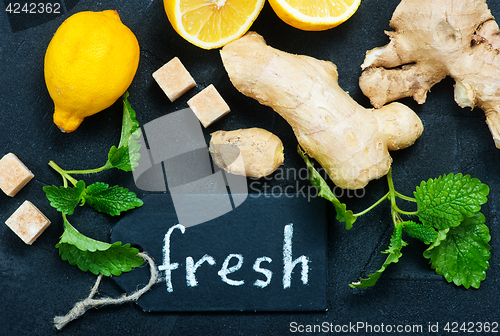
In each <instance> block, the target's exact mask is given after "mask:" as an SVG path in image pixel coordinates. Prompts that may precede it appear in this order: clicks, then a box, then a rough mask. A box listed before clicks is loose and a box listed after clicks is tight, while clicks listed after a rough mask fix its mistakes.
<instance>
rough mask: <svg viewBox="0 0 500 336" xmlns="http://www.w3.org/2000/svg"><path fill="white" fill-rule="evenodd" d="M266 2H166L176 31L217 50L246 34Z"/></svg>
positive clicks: (255, 0)
mask: <svg viewBox="0 0 500 336" xmlns="http://www.w3.org/2000/svg"><path fill="white" fill-rule="evenodd" d="M264 3H265V0H164V1H163V5H164V7H165V12H166V13H167V17H168V20H169V21H170V23H171V24H172V27H173V28H174V29H175V31H176V32H177V33H178V34H179V35H180V36H182V37H183V38H184V39H186V40H187V41H189V42H191V43H192V44H194V45H196V46H198V47H200V48H204V49H214V48H219V47H222V46H223V45H226V44H227V43H229V42H231V41H234V40H236V39H238V38H239V37H241V36H242V35H243V34H245V33H246V32H247V31H248V29H249V28H250V26H251V25H252V23H253V22H254V21H255V19H256V18H257V16H258V15H259V13H260V11H261V10H262V7H263V6H264Z"/></svg>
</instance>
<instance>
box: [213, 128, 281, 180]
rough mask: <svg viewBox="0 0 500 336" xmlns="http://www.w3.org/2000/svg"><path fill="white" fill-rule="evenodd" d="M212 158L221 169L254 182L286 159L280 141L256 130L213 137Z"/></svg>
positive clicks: (240, 130) (263, 130) (266, 132)
mask: <svg viewBox="0 0 500 336" xmlns="http://www.w3.org/2000/svg"><path fill="white" fill-rule="evenodd" d="M210 155H211V156H212V159H213V161H214V163H215V164H216V165H217V166H218V167H219V168H221V169H224V170H225V171H227V172H229V173H232V174H235V175H243V176H249V177H255V178H260V177H264V176H267V175H270V174H272V173H273V172H274V171H275V170H276V169H277V168H278V167H279V166H281V165H282V164H283V161H284V159H285V158H284V155H283V143H282V142H281V140H280V138H278V137H277V136H276V135H274V134H273V133H271V132H269V131H267V130H265V129H262V128H256V127H255V128H245V129H239V130H234V131H217V132H214V133H212V138H211V139H210Z"/></svg>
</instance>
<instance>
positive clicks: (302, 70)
mask: <svg viewBox="0 0 500 336" xmlns="http://www.w3.org/2000/svg"><path fill="white" fill-rule="evenodd" d="M221 56H222V61H223V64H224V67H225V69H226V71H227V72H228V74H229V78H230V80H231V82H232V83H233V85H234V86H235V87H236V88H237V89H238V90H239V91H240V92H242V93H243V94H245V95H247V96H249V97H252V98H255V99H257V100H258V101H259V102H260V103H261V104H263V105H267V106H270V107H271V108H273V109H274V110H275V111H276V112H277V113H279V114H280V115H281V116H282V117H283V118H284V119H285V120H286V121H287V122H288V123H289V124H290V125H291V126H292V128H293V131H294V133H295V135H296V137H297V140H298V142H299V144H300V146H301V147H302V148H303V149H304V150H305V151H306V153H307V154H308V155H309V156H311V157H313V158H314V159H315V160H316V161H318V163H319V164H320V165H321V166H322V167H323V168H324V169H325V170H326V172H327V173H328V175H329V176H330V178H331V179H332V181H333V182H334V183H335V184H336V185H338V186H340V187H342V188H349V189H358V188H362V187H364V186H365V185H366V184H367V183H368V182H369V181H370V180H372V179H376V178H380V177H382V176H384V175H385V174H387V172H388V171H389V168H390V165H391V162H392V159H391V157H390V155H389V152H388V150H396V149H400V148H405V147H407V146H410V145H411V144H413V143H414V141H415V140H416V139H417V138H418V137H419V136H420V135H421V133H422V131H423V126H422V123H421V121H420V119H419V118H418V116H417V115H416V114H415V113H414V112H413V111H412V110H411V109H409V108H408V107H406V106H404V105H402V104H399V103H392V104H389V105H387V106H384V107H382V108H381V109H379V110H374V109H366V108H364V107H362V106H361V105H359V104H358V103H356V102H355V101H354V100H353V99H352V98H351V97H350V96H349V95H348V94H347V93H346V92H345V91H343V90H342V89H341V88H340V87H339V85H338V83H337V78H338V74H337V69H336V66H335V65H334V64H333V63H331V62H327V61H321V60H317V59H314V58H312V57H309V56H303V55H293V54H289V53H286V52H283V51H279V50H277V49H274V48H272V47H270V46H268V45H266V43H265V41H264V39H263V38H262V37H261V36H260V35H258V34H257V33H254V32H250V33H247V34H246V35H245V36H243V37H241V38H240V39H238V40H236V41H234V42H231V43H229V44H227V45H226V46H224V47H223V48H222V50H221Z"/></svg>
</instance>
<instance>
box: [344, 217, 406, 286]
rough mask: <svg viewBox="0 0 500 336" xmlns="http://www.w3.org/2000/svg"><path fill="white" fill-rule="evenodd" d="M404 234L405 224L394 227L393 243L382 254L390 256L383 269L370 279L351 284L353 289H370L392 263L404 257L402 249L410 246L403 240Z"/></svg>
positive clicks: (370, 276)
mask: <svg viewBox="0 0 500 336" xmlns="http://www.w3.org/2000/svg"><path fill="white" fill-rule="evenodd" d="M402 234H403V224H402V223H399V224H397V225H396V226H395V227H394V232H393V233H392V236H391V242H390V244H389V247H388V249H387V250H385V251H384V252H382V253H386V254H388V256H387V259H386V260H385V262H384V264H383V265H382V267H381V268H380V269H379V270H378V271H376V272H375V273H372V274H370V275H369V276H368V278H366V279H361V280H360V281H358V282H353V283H351V284H349V286H350V287H351V288H368V287H372V286H374V285H375V283H376V282H377V280H378V279H379V278H380V276H381V275H382V273H383V272H384V271H385V269H386V268H387V266H389V265H390V264H392V263H397V262H398V261H399V258H401V256H402V255H403V254H402V253H401V249H402V248H403V247H404V246H406V245H408V243H407V242H405V241H404V240H403V238H402Z"/></svg>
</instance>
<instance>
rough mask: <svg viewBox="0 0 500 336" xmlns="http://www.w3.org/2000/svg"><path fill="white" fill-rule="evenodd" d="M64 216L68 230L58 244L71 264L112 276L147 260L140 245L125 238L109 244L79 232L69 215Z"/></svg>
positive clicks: (61, 253) (60, 251) (62, 256)
mask: <svg viewBox="0 0 500 336" xmlns="http://www.w3.org/2000/svg"><path fill="white" fill-rule="evenodd" d="M63 218H64V233H63V235H62V236H61V239H60V241H59V243H58V244H57V245H56V247H57V248H58V249H59V255H60V256H61V258H62V259H63V260H67V261H68V262H69V263H70V264H71V265H77V266H78V267H79V268H80V269H81V270H82V271H84V272H86V271H91V272H92V273H94V274H99V273H102V274H103V275H105V276H110V275H120V274H121V273H122V272H128V271H130V270H131V269H132V268H134V267H138V266H141V265H142V264H143V262H144V260H143V259H142V257H140V256H139V255H138V253H139V250H138V249H136V248H133V247H130V245H129V244H127V245H122V244H121V242H116V243H114V244H108V243H104V242H100V241H97V240H94V239H91V238H88V237H86V236H84V235H83V234H81V233H80V232H78V231H77V230H76V229H75V228H74V227H73V226H72V225H71V224H70V223H69V222H68V220H67V219H66V216H63Z"/></svg>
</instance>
